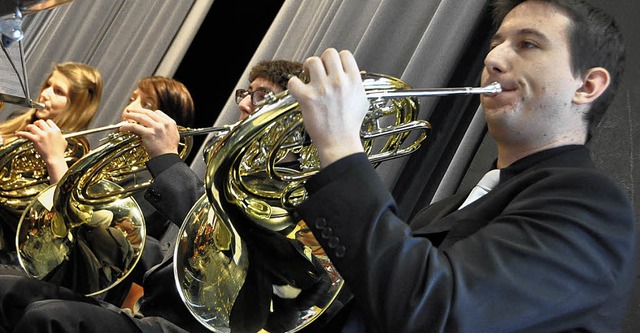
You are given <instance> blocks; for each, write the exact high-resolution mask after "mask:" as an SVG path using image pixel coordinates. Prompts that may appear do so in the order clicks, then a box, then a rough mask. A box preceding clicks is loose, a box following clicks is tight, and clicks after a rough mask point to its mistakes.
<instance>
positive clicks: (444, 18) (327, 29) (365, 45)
mask: <svg viewBox="0 0 640 333" xmlns="http://www.w3.org/2000/svg"><path fill="white" fill-rule="evenodd" d="M485 5H486V0H478V1H458V0H440V1H437V0H377V1H374V0H322V1H301V0H288V1H285V2H284V4H283V6H282V9H281V10H280V12H279V13H278V15H277V16H276V18H275V20H274V22H273V24H272V25H271V27H270V29H269V30H268V31H267V33H266V35H265V37H264V39H263V41H262V42H261V44H260V45H259V47H258V49H257V50H256V53H255V54H254V56H253V57H252V59H251V61H250V63H249V64H248V65H247V69H246V70H245V72H244V74H243V76H242V77H241V78H240V79H239V81H238V83H237V88H240V87H245V86H246V85H247V76H248V71H249V68H250V67H251V66H252V65H253V64H254V63H256V62H258V61H260V60H264V59H290V60H300V61H302V60H304V59H305V58H306V57H308V56H312V55H320V54H321V53H322V52H323V51H324V50H325V49H326V48H328V47H333V48H336V49H338V50H342V49H347V50H350V51H352V52H353V53H354V55H355V57H356V59H357V61H358V65H359V67H360V69H361V70H366V71H369V72H374V73H382V74H387V75H391V76H394V77H397V78H400V79H402V80H404V81H405V82H407V83H409V84H410V85H411V86H413V87H445V84H446V83H447V82H448V80H449V79H450V76H451V74H452V69H453V67H454V65H455V64H456V62H457V60H458V57H459V54H460V53H462V52H464V51H466V50H465V47H466V45H467V44H468V38H469V37H468V36H470V34H471V32H472V30H473V29H474V28H475V25H476V23H477V21H478V20H479V19H480V16H481V13H482V11H483V9H484V7H485ZM420 102H421V111H420V118H422V119H428V118H429V115H430V112H431V111H432V110H433V107H434V105H435V103H436V102H437V98H432V97H429V98H421V99H420ZM236 119H237V111H236V106H235V104H234V102H233V100H232V98H231V96H230V98H229V100H228V101H227V103H226V105H225V107H224V109H223V111H222V113H221V115H220V117H219V118H218V119H217V121H216V125H223V124H231V123H234V122H235V121H236ZM477 126H478V127H482V126H484V124H483V123H482V120H480V121H478V122H477ZM473 132H474V131H471V132H470V133H473ZM475 132H478V131H477V130H476V131H475ZM470 135H471V136H472V138H470V140H480V139H481V138H480V137H479V136H478V135H479V134H476V135H475V137H473V134H470ZM461 153H462V154H466V157H467V158H468V157H469V154H472V153H473V152H464V151H462V152H461ZM201 154H202V151H200V152H199V155H198V156H196V158H195V159H194V161H193V163H192V168H193V169H194V170H196V172H198V173H199V174H203V173H204V170H205V168H206V166H205V164H204V161H203V158H202V156H201ZM404 163H405V158H401V159H397V160H393V161H389V162H385V163H383V164H382V165H380V166H379V167H378V169H377V170H378V171H379V173H380V175H381V176H382V178H383V180H384V181H385V182H386V184H387V185H388V186H389V187H392V186H393V184H394V183H395V181H396V179H397V177H398V175H399V173H400V171H401V170H402V167H403V165H404ZM454 176H456V177H460V174H456V175H454Z"/></svg>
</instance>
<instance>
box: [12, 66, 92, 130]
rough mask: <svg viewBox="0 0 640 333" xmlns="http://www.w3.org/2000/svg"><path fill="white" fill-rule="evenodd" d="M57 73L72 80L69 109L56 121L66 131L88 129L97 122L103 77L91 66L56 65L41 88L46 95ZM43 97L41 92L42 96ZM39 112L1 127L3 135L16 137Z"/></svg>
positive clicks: (13, 119) (30, 113)
mask: <svg viewBox="0 0 640 333" xmlns="http://www.w3.org/2000/svg"><path fill="white" fill-rule="evenodd" d="M54 72H58V73H60V74H62V76H64V77H65V78H67V80H69V108H68V109H67V110H66V111H65V112H62V113H61V114H58V115H56V116H55V117H53V118H52V120H53V121H54V122H55V123H56V125H58V127H60V129H62V130H64V131H71V132H73V131H79V130H84V129H86V128H87V127H88V126H89V122H91V120H92V119H93V116H94V115H95V113H96V111H97V110H98V106H99V105H100V99H101V98H102V75H101V74H100V72H99V71H98V70H97V69H96V68H93V67H91V66H89V65H86V64H83V63H78V62H63V63H59V64H57V65H55V66H54V67H53V70H52V71H51V73H49V75H48V76H47V78H46V79H45V80H44V81H43V83H42V86H41V87H40V92H42V91H43V90H44V89H46V87H47V81H49V78H51V76H52V75H53V73H54ZM38 94H39V93H38ZM36 111H37V110H36V109H30V110H28V111H27V112H25V113H23V114H21V115H19V116H16V117H14V118H11V119H9V120H7V121H5V122H3V123H1V124H0V134H1V135H2V139H3V140H4V141H5V142H7V140H8V139H9V140H10V139H13V138H15V136H14V133H15V132H16V131H20V130H22V129H24V127H25V126H27V125H28V124H31V123H33V122H34V121H36Z"/></svg>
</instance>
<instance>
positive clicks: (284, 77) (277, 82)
mask: <svg viewBox="0 0 640 333" xmlns="http://www.w3.org/2000/svg"><path fill="white" fill-rule="evenodd" d="M301 72H302V63H300V62H295V61H287V60H269V61H261V62H259V63H258V64H256V65H255V66H253V67H252V68H251V72H249V82H250V83H249V87H248V88H247V89H238V90H236V104H238V108H239V109H240V120H244V119H246V118H247V117H249V116H250V115H251V114H252V113H253V112H255V110H256V109H257V105H258V104H259V103H260V102H262V101H263V100H264V98H265V97H266V96H267V94H269V93H273V94H278V93H281V92H283V91H284V90H286V89H287V82H288V80H289V78H291V77H292V76H297V75H298V74H300V73H301ZM248 96H251V98H247V97H248Z"/></svg>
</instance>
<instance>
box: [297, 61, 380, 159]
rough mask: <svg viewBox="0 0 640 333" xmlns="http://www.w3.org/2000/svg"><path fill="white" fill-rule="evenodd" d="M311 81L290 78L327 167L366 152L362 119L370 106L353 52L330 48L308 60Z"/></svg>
mask: <svg viewBox="0 0 640 333" xmlns="http://www.w3.org/2000/svg"><path fill="white" fill-rule="evenodd" d="M304 70H305V71H306V72H307V73H308V74H309V83H306V84H305V83H303V82H302V81H301V80H300V79H299V78H297V77H292V78H291V79H289V84H288V89H289V92H290V93H291V95H293V97H295V99H296V100H297V101H298V103H299V105H300V112H301V113H302V118H303V121H304V126H305V129H306V131H307V132H308V133H309V136H310V137H311V139H312V140H313V142H314V144H315V146H316V148H317V149H318V153H319V156H320V164H321V165H322V166H323V167H326V166H328V165H329V164H331V163H333V162H335V161H337V160H339V159H341V158H343V157H346V156H348V155H351V154H353V153H357V152H362V151H364V149H363V147H362V141H361V139H360V128H361V127H362V121H363V119H364V116H365V115H366V113H367V111H368V109H369V102H368V100H367V97H366V94H365V91H364V86H363V83H362V76H361V74H360V70H359V69H358V65H357V64H356V61H355V59H354V57H353V55H352V54H351V53H350V52H349V51H341V52H339V53H338V51H336V50H335V49H327V50H326V51H325V52H324V53H323V54H322V56H321V57H310V58H308V59H307V60H306V61H305V62H304Z"/></svg>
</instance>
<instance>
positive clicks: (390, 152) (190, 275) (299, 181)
mask: <svg viewBox="0 0 640 333" xmlns="http://www.w3.org/2000/svg"><path fill="white" fill-rule="evenodd" d="M362 79H363V84H364V88H365V91H366V93H367V97H368V98H369V100H370V110H369V112H368V114H367V116H366V117H365V120H364V122H363V124H362V129H361V138H362V141H363V145H364V147H365V151H366V153H367V155H368V156H369V160H370V161H371V162H372V163H373V164H374V165H377V163H380V162H382V161H385V160H388V159H393V158H397V157H400V156H405V155H407V154H410V153H412V152H414V151H415V150H416V149H417V148H418V147H419V146H420V144H421V143H422V141H423V140H424V139H425V138H426V136H427V135H428V133H429V131H430V130H431V125H430V124H429V122H427V121H425V120H418V119H417V114H418V101H417V99H416V97H417V96H431V95H432V96H441V95H448V94H479V93H496V92H499V91H500V87H499V85H497V84H492V85H490V86H488V87H481V88H446V89H423V90H412V89H411V87H410V86H409V85H407V84H406V83H405V82H403V81H401V80H399V79H397V78H393V77H390V76H386V75H381V74H373V73H365V72H363V73H362ZM408 138H412V140H408ZM292 157H293V158H292ZM205 159H206V163H207V169H206V175H205V186H206V194H205V195H204V196H203V197H202V198H200V200H199V201H198V202H197V204H196V205H194V207H193V208H192V210H191V212H190V213H189V215H188V216H187V218H186V219H185V221H184V223H183V225H182V227H181V229H180V232H179V238H178V240H177V245H176V251H175V255H174V270H175V275H176V283H177V287H178V290H179V292H180V295H181V296H182V298H183V300H184V302H185V304H186V305H187V308H188V309H189V310H190V311H191V313H192V314H193V315H194V316H195V317H196V318H197V319H198V320H199V321H200V322H201V323H202V324H203V325H204V326H205V327H207V328H208V329H210V330H211V331H213V332H230V326H231V325H230V312H231V311H232V308H233V305H234V302H235V300H236V296H237V295H238V293H239V291H240V289H241V288H242V285H243V283H244V278H245V276H246V272H247V269H248V267H250V265H251V263H250V262H249V260H248V257H247V251H246V250H247V244H245V241H244V240H243V239H242V238H241V237H240V236H239V234H238V232H237V230H238V229H240V228H245V227H246V226H245V225H242V224H246V223H250V224H253V225H255V226H257V227H258V228H263V229H265V230H269V231H272V232H276V233H278V234H279V235H280V236H281V237H287V238H296V236H297V235H299V232H300V230H304V221H296V220H295V219H294V218H293V214H292V213H293V210H294V209H295V207H296V205H298V204H299V203H300V202H302V201H303V200H305V198H306V190H305V189H304V183H305V182H306V180H307V179H308V178H309V177H310V176H311V175H313V174H315V173H316V172H317V171H319V169H320V163H319V159H318V156H317V151H316V149H315V147H314V145H313V143H312V142H311V141H310V140H309V138H308V135H307V134H306V132H305V130H304V126H303V123H302V116H301V114H300V112H299V107H298V103H297V101H296V100H295V99H294V98H293V97H292V96H291V95H289V94H288V92H287V91H285V92H283V93H281V94H279V95H277V96H271V98H270V99H267V101H266V102H265V103H264V105H262V107H261V108H260V109H258V110H257V111H256V112H255V113H254V114H253V115H251V116H250V117H249V118H247V119H245V120H244V121H243V122H241V123H239V124H238V125H237V126H234V127H233V128H232V129H231V130H230V131H229V133H228V134H226V135H224V136H222V137H219V139H218V141H217V142H216V143H215V144H214V145H213V146H212V148H211V151H210V152H209V153H208V154H207V156H205ZM301 242H303V244H305V245H310V246H307V249H309V250H310V251H309V253H312V252H311V251H312V250H314V249H317V246H316V247H315V248H314V247H313V245H311V244H306V243H305V241H304V240H302V239H301ZM271 250H272V249H269V248H265V249H264V251H271ZM320 250H321V249H320ZM313 255H315V256H317V257H318V258H319V259H321V261H322V263H323V266H324V269H325V272H326V273H327V275H328V276H329V277H330V278H331V283H332V285H331V286H330V287H329V288H328V289H327V290H326V291H325V292H324V293H325V294H324V296H323V297H320V300H319V301H318V302H316V304H314V305H313V306H311V307H309V308H305V309H301V310H299V311H298V313H297V320H295V322H293V323H291V324H289V326H288V327H286V328H285V329H284V331H286V332H295V331H298V330H300V329H302V328H303V327H306V326H308V325H309V324H310V323H311V322H313V321H314V320H315V319H317V318H318V317H319V316H321V315H322V314H323V312H324V311H325V310H326V309H327V308H328V307H329V306H331V304H332V303H333V301H334V299H335V298H336V297H337V294H338V293H339V292H340V290H341V289H342V287H343V281H342V279H341V277H340V274H339V272H337V271H336V270H335V268H334V267H333V265H332V264H331V262H330V260H329V259H328V257H326V255H324V254H323V253H322V251H320V252H315V253H314V254H313ZM246 316H248V317H249V316H251V314H246Z"/></svg>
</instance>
